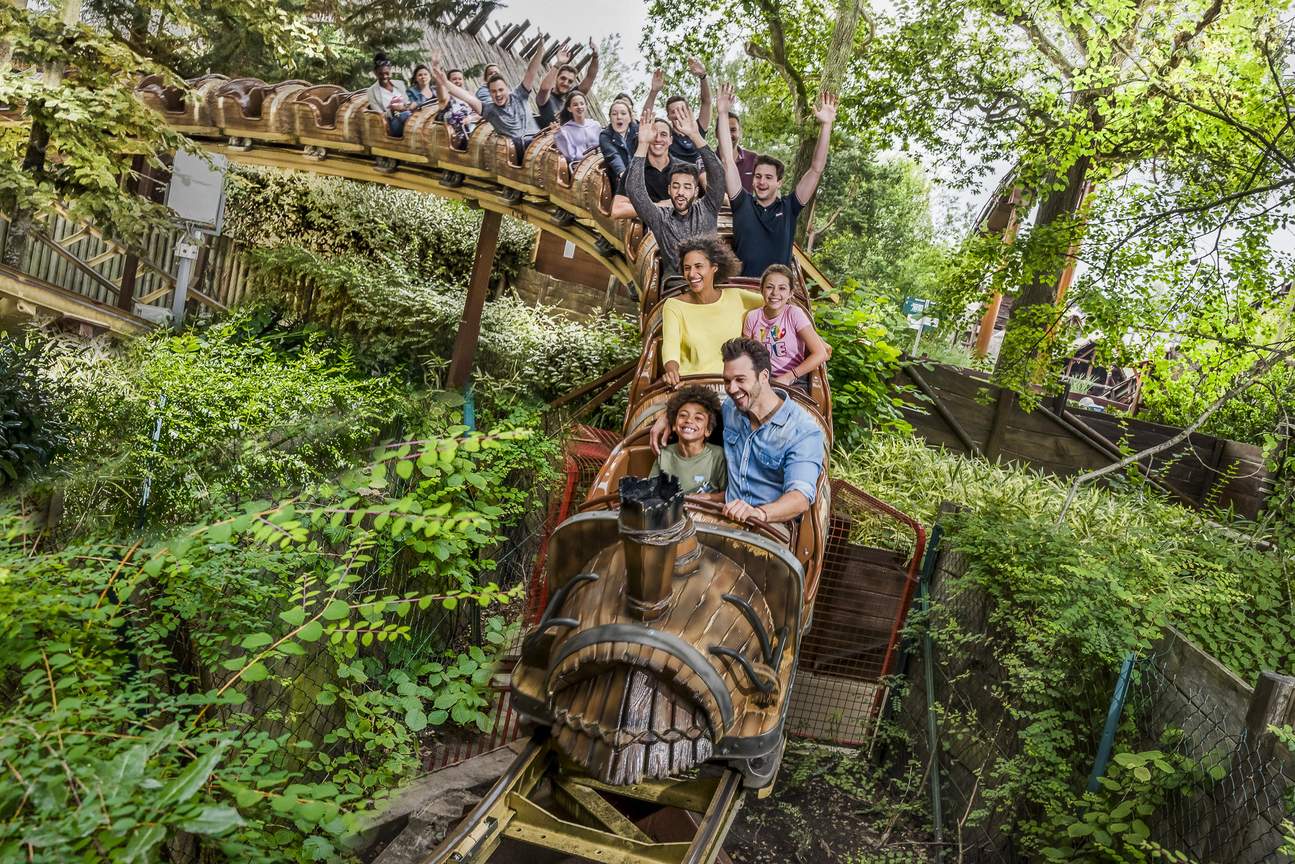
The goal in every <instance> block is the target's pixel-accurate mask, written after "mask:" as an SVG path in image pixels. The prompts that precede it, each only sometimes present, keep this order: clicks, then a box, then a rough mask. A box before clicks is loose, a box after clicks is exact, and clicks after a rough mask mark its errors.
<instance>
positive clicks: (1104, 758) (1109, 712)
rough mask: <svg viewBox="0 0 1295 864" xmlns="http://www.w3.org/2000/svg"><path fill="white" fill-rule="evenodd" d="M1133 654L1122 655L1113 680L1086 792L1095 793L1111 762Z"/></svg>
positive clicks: (1127, 687) (1130, 675)
mask: <svg viewBox="0 0 1295 864" xmlns="http://www.w3.org/2000/svg"><path fill="white" fill-rule="evenodd" d="M1134 659H1135V658H1134V654H1133V652H1132V651H1130V652H1129V653H1128V654H1126V655H1124V662H1123V663H1121V664H1120V675H1119V677H1118V678H1116V679H1115V692H1114V693H1112V694H1111V704H1110V706H1109V707H1108V708H1107V709H1106V726H1105V727H1103V728H1102V740H1101V743H1100V744H1098V745H1097V758H1096V759H1094V760H1093V771H1092V773H1091V774H1089V775H1088V791H1089V792H1096V791H1097V788H1098V785H1099V783H1098V781H1100V780H1101V779H1102V775H1103V774H1105V773H1106V765H1107V763H1109V762H1110V761H1111V747H1112V746H1113V745H1114V744H1115V731H1116V730H1117V729H1118V728H1119V726H1120V715H1121V714H1123V713H1124V699H1125V697H1127V696H1128V695H1129V679H1130V678H1131V677H1132V676H1133V661H1134Z"/></svg>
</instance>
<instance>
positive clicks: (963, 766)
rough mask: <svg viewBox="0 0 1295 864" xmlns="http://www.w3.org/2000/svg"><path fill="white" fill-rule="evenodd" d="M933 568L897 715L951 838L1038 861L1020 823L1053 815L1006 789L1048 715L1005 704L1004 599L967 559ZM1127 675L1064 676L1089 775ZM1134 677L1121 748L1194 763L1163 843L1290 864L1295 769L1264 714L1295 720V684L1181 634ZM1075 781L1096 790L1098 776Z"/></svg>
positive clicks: (1230, 858) (1172, 634) (992, 856)
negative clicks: (978, 579) (970, 569)
mask: <svg viewBox="0 0 1295 864" xmlns="http://www.w3.org/2000/svg"><path fill="white" fill-rule="evenodd" d="M932 564H933V566H930V567H928V568H927V575H926V576H924V579H923V586H922V589H920V590H919V598H918V601H917V603H916V604H915V606H914V610H913V614H914V619H913V620H915V621H916V622H917V623H919V624H921V623H923V622H924V623H925V628H926V629H927V630H928V631H929V633H930V634H932V635H931V636H930V637H929V638H923V639H919V640H917V641H916V643H915V644H909V645H907V650H906V654H905V656H904V658H903V659H902V660H901V665H900V668H899V670H898V672H899V676H900V677H899V682H898V684H897V685H896V686H895V687H894V689H893V691H892V694H891V702H890V704H889V705H888V708H887V711H888V716H889V717H890V719H892V720H893V721H894V722H895V723H896V724H897V725H898V726H899V727H901V729H902V730H903V731H904V732H905V733H906V737H907V740H908V742H909V745H910V755H911V756H912V757H913V758H916V759H918V760H920V762H921V764H922V765H923V766H924V769H925V772H926V774H925V776H926V782H927V783H928V784H929V789H930V790H933V792H934V794H933V795H932V796H931V799H930V800H931V809H932V813H933V816H934V823H935V824H936V825H937V840H938V841H940V842H941V843H942V844H943V846H944V847H945V848H946V849H947V850H950V851H951V852H953V853H956V854H957V855H958V858H959V860H962V861H969V862H975V861H990V862H999V861H1003V862H1014V861H1018V860H1026V859H1025V857H1024V856H1023V854H1022V853H1021V851H1020V849H1019V848H1018V846H1017V845H1016V837H1017V833H1018V832H1017V831H1016V830H1014V829H1015V828H1016V826H1017V825H1018V824H1019V823H1020V822H1022V821H1023V820H1026V819H1030V818H1032V817H1034V818H1037V817H1038V815H1039V814H1037V813H1031V812H1029V811H1028V810H1027V805H1026V802H1023V801H1020V800H1017V799H1013V798H1008V797H1006V796H1003V795H1001V794H998V787H999V786H1000V785H1002V784H1003V783H1004V781H1005V780H1007V779H1009V778H1010V777H1011V776H1013V775H1014V774H1015V773H1016V772H1018V771H1020V770H1021V769H1022V768H1023V767H1024V766H1026V765H1027V764H1028V760H1029V758H1030V757H1029V755H1028V754H1023V753H1022V733H1023V731H1024V728H1025V724H1027V723H1029V722H1032V720H1033V719H1034V718H1031V717H1029V716H1025V715H1021V716H1015V715H1014V714H1013V712H1011V711H1009V710H1008V709H1007V707H1006V705H1005V699H1004V694H1003V693H1002V692H1001V690H1000V687H1001V685H1002V684H1004V683H1005V682H1006V681H1007V680H1008V675H1007V672H1006V670H1005V669H1004V668H1003V667H1002V665H1001V664H1000V662H999V660H998V657H997V652H996V648H997V646H998V644H999V640H1000V639H1001V638H1002V636H1001V635H1000V634H996V633H994V632H992V631H991V629H990V628H989V627H987V621H988V620H989V617H990V612H991V609H990V606H989V604H990V603H991V602H992V601H991V600H990V598H989V597H987V596H986V595H985V594H984V593H983V592H981V591H979V590H975V589H972V588H968V587H966V586H965V585H964V584H961V583H960V581H959V577H960V576H961V575H962V574H963V573H964V572H965V571H966V566H967V562H966V559H965V558H964V557H963V556H962V555H961V554H960V553H957V552H952V551H943V552H938V553H937V557H935V558H934V559H933V562H932ZM1119 675H1120V669H1119V668H1118V667H1114V668H1111V669H1110V670H1109V672H1108V673H1106V674H1092V670H1076V671H1075V676H1076V679H1077V680H1076V681H1070V682H1059V684H1061V686H1063V688H1064V689H1065V690H1067V691H1068V692H1072V693H1079V694H1080V695H1079V696H1078V697H1077V698H1075V699H1074V700H1073V701H1072V702H1071V703H1070V704H1068V705H1067V706H1066V708H1067V709H1068V710H1069V712H1070V714H1071V715H1072V717H1073V718H1078V719H1077V721H1074V722H1072V723H1071V728H1070V731H1071V732H1072V733H1073V734H1074V736H1075V739H1074V745H1073V746H1074V751H1075V753H1076V755H1077V758H1076V760H1075V764H1076V765H1077V766H1085V770H1087V768H1088V767H1090V766H1093V764H1094V762H1095V760H1096V759H1097V754H1098V752H1099V750H1100V749H1101V744H1102V738H1103V729H1104V726H1105V723H1106V719H1107V715H1108V712H1109V711H1110V710H1111V708H1112V704H1111V703H1112V697H1113V694H1114V692H1115V691H1116V689H1117V688H1116V684H1117V680H1118V679H1119ZM1081 682H1082V683H1081ZM1265 682H1266V683H1265ZM1126 683H1127V695H1126V697H1125V700H1124V704H1123V705H1122V706H1119V707H1122V710H1121V711H1119V713H1118V714H1117V716H1118V718H1119V720H1120V723H1119V725H1118V727H1112V728H1113V729H1114V728H1118V733H1117V734H1116V735H1115V738H1114V742H1113V743H1114V745H1115V746H1116V748H1117V749H1125V750H1130V751H1134V752H1139V751H1143V750H1151V749H1158V750H1160V751H1161V752H1162V753H1164V754H1165V755H1166V756H1175V755H1177V756H1182V757H1186V759H1188V760H1190V763H1183V762H1182V761H1181V760H1180V764H1187V765H1189V766H1190V773H1191V774H1192V777H1193V779H1192V782H1189V783H1185V784H1184V785H1183V786H1181V787H1180V788H1179V789H1178V790H1176V791H1173V792H1171V793H1169V795H1168V797H1167V799H1166V800H1165V801H1164V803H1163V804H1161V805H1160V806H1158V807H1157V808H1156V810H1155V812H1154V813H1153V814H1152V815H1151V816H1150V817H1148V818H1147V819H1146V822H1147V824H1148V826H1149V828H1150V831H1151V839H1152V840H1153V841H1155V842H1157V843H1159V844H1160V845H1161V846H1163V847H1164V848H1165V849H1168V850H1171V851H1175V852H1180V853H1183V854H1185V855H1186V856H1188V859H1189V860H1193V861H1200V862H1218V864H1234V862H1235V864H1257V862H1289V861H1290V860H1291V858H1290V857H1288V856H1286V855H1283V854H1282V853H1281V852H1280V849H1281V847H1282V844H1283V842H1284V838H1283V823H1284V821H1285V820H1288V819H1290V818H1291V815H1290V814H1291V813H1292V812H1295V780H1293V778H1295V770H1292V768H1293V766H1295V762H1293V761H1292V757H1291V754H1290V752H1289V751H1288V750H1287V749H1286V748H1284V747H1283V745H1281V744H1280V743H1279V742H1278V741H1277V740H1276V739H1275V738H1274V736H1273V735H1272V734H1270V733H1269V732H1268V731H1267V725H1268V723H1270V722H1273V720H1272V719H1269V720H1267V721H1265V720H1264V719H1263V718H1265V717H1267V718H1274V717H1275V718H1281V717H1283V716H1284V717H1288V718H1289V717H1295V680H1293V679H1290V678H1285V677H1283V676H1265V679H1261V687H1260V688H1259V693H1258V694H1252V693H1251V691H1250V688H1249V687H1247V686H1246V685H1245V684H1244V683H1243V682H1241V681H1239V679H1236V677H1235V676H1233V675H1231V673H1229V672H1228V671H1227V670H1225V669H1223V667H1222V666H1221V665H1219V664H1218V663H1217V661H1215V660H1213V658H1210V657H1209V656H1208V655H1206V654H1204V652H1201V651H1200V650H1199V649H1197V648H1195V646H1192V645H1191V644H1190V643H1188V642H1187V641H1186V640H1185V639H1183V638H1182V637H1181V635H1180V634H1178V633H1177V632H1176V631H1173V630H1170V631H1167V633H1166V636H1165V638H1164V639H1162V640H1161V641H1160V642H1159V643H1158V644H1157V645H1156V646H1155V648H1154V649H1153V650H1151V651H1149V652H1147V653H1146V654H1145V656H1142V657H1139V658H1137V659H1136V662H1134V663H1133V664H1132V670H1131V674H1130V675H1129V677H1128V680H1127V682H1126ZM1283 712H1284V713H1283ZM1285 722H1289V720H1287V721H1285ZM1110 743H1112V742H1108V744H1110ZM932 752H935V753H937V754H938V759H937V760H936V762H934V763H932V762H931V753H932ZM1067 780H1068V782H1072V783H1073V784H1074V785H1075V788H1076V790H1082V789H1083V788H1084V786H1085V782H1086V780H1087V778H1086V777H1085V776H1082V775H1081V774H1079V773H1076V775H1075V776H1073V777H1071V778H1067ZM1288 833H1289V831H1288ZM1059 839H1064V838H1059Z"/></svg>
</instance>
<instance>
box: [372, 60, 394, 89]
mask: <svg viewBox="0 0 1295 864" xmlns="http://www.w3.org/2000/svg"><path fill="white" fill-rule="evenodd" d="M373 77H375V78H377V79H378V83H379V84H381V85H382V86H383V87H386V86H387V85H388V84H390V83H391V66H390V64H384V65H382V66H378V67H375V68H374V70H373Z"/></svg>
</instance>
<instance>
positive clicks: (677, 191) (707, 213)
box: [625, 108, 724, 276]
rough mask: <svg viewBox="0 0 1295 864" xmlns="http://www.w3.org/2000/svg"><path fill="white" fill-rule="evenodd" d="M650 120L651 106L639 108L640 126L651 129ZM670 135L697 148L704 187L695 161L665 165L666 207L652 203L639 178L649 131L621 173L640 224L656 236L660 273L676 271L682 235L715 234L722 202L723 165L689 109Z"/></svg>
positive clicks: (680, 116) (680, 117)
mask: <svg viewBox="0 0 1295 864" xmlns="http://www.w3.org/2000/svg"><path fill="white" fill-rule="evenodd" d="M652 122H653V117H652V110H651V108H648V109H646V110H645V111H644V112H643V118H642V120H641V122H640V125H639V128H640V129H650V128H652ZM675 134H677V135H682V136H686V137H687V138H688V140H690V141H691V142H692V144H693V146H694V147H696V148H697V153H698V155H700V156H701V161H702V164H703V165H704V166H705V167H706V189H705V191H704V192H703V191H702V188H701V183H700V182H699V180H700V178H699V177H698V175H697V168H696V166H694V165H689V164H687V163H684V162H676V163H674V165H673V166H671V169H670V172H671V173H670V206H669V207H660V206H658V205H656V204H654V203H652V199H651V198H649V197H648V191H647V184H646V183H645V182H644V179H643V171H644V162H645V160H646V158H647V152H648V145H649V144H650V143H651V141H650V137H651V136H648V135H642V134H640V135H639V142H638V149H637V150H636V151H635V152H634V158H633V159H631V160H630V167H629V170H628V171H627V172H626V173H625V194H626V195H627V196H629V199H630V203H631V204H633V205H634V212H635V213H637V214H638V217H639V219H641V220H643V225H644V226H645V227H646V228H647V229H648V230H649V231H651V232H652V236H654V237H656V242H657V247H658V248H659V249H660V251H661V263H662V267H663V275H665V276H678V275H679V251H678V250H679V242H680V241H681V240H683V239H685V238H687V237H692V236H694V235H697V234H714V233H715V231H716V229H717V228H718V227H719V208H720V205H721V204H723V203H724V167H723V166H722V165H721V164H720V161H719V157H718V156H716V155H715V152H714V151H713V150H711V149H710V145H708V144H707V143H706V139H705V138H703V137H702V134H701V130H700V128H698V126H697V118H696V117H694V116H692V113H691V112H684V113H682V114H680V115H679V119H678V120H677V121H675Z"/></svg>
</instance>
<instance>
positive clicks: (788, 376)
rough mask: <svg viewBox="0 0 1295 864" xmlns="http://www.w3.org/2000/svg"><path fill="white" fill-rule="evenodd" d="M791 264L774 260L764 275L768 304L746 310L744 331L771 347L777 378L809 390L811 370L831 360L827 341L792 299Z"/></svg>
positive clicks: (765, 301) (774, 373)
mask: <svg viewBox="0 0 1295 864" xmlns="http://www.w3.org/2000/svg"><path fill="white" fill-rule="evenodd" d="M792 278H793V277H792V273H791V268H789V267H787V266H785V265H783V264H770V265H769V267H768V268H767V269H766V270H765V271H764V275H762V276H761V277H760V293H761V294H762V295H763V296H764V306H763V308H760V309H752V310H751V311H750V312H748V313H746V319H745V320H744V321H743V322H742V335H743V336H745V337H746V338H748V339H754V340H756V341H757V342H759V343H760V344H762V345H764V346H765V347H766V348H768V349H769V360H770V362H771V364H772V365H773V370H772V371H773V380H774V381H777V382H778V383H780V384H795V385H798V386H800V387H801V388H802V389H804V390H806V391H808V390H809V374H810V373H811V372H813V371H814V370H815V369H817V368H818V367H819V366H822V365H823V363H824V362H826V360H827V345H826V343H824V342H823V338H822V337H821V336H819V335H818V331H816V330H815V329H814V322H812V321H810V320H809V315H807V314H805V310H804V309H801V308H800V307H799V306H797V305H796V304H795V303H793V302H792V299H791V280H792Z"/></svg>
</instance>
